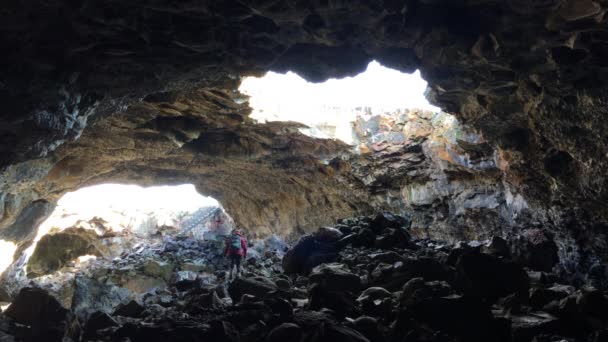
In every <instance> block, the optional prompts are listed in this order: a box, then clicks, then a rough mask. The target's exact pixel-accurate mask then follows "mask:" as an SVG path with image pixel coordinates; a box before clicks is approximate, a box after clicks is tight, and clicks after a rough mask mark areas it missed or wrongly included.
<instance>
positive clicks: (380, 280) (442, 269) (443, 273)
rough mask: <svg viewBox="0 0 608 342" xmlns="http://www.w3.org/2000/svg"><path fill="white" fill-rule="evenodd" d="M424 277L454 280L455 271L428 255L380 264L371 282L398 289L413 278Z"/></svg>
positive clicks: (427, 278) (429, 279)
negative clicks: (393, 263)
mask: <svg viewBox="0 0 608 342" xmlns="http://www.w3.org/2000/svg"><path fill="white" fill-rule="evenodd" d="M417 277H422V278H424V279H425V280H427V281H432V280H452V278H453V277H454V276H453V273H452V271H451V270H450V269H448V268H447V267H446V266H444V265H442V264H441V263H440V262H438V261H437V260H434V259H432V258H428V257H421V258H417V259H406V260H405V262H402V263H399V262H397V263H395V265H386V266H384V265H382V264H380V265H378V267H377V268H376V269H375V270H374V271H373V272H372V274H371V279H370V283H371V284H373V285H374V286H380V287H384V288H386V289H387V290H389V291H396V290H399V289H400V288H401V286H403V284H405V283H406V282H408V281H409V280H410V279H412V278H417Z"/></svg>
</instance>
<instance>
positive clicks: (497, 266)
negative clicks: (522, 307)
mask: <svg viewBox="0 0 608 342" xmlns="http://www.w3.org/2000/svg"><path fill="white" fill-rule="evenodd" d="M456 276H457V284H458V286H459V287H460V288H461V290H462V291H463V292H464V293H465V294H466V295H468V296H472V297H479V298H486V299H490V300H496V299H498V298H499V297H504V296H507V295H510V294H512V293H515V294H517V295H518V296H520V297H526V298H527V296H528V289H529V287H530V281H529V279H528V274H527V273H526V271H525V270H524V269H523V268H522V267H521V266H520V265H518V264H516V263H514V262H511V261H508V260H504V259H501V258H498V257H495V256H493V255H489V254H484V253H480V252H478V251H470V252H465V253H463V254H462V255H461V256H460V257H459V258H458V261H457V262H456Z"/></svg>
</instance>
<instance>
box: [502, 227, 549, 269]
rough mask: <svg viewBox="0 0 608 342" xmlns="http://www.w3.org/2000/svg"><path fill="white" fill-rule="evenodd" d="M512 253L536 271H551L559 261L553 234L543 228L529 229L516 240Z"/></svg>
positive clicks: (516, 258)
mask: <svg viewBox="0 0 608 342" xmlns="http://www.w3.org/2000/svg"><path fill="white" fill-rule="evenodd" d="M512 249H513V251H512V254H513V257H514V258H515V260H517V261H519V262H521V263H523V264H525V265H526V266H528V267H530V268H531V269H533V270H536V271H545V272H548V271H551V269H552V268H553V266H554V265H555V264H557V263H558V262H559V256H558V255H557V245H556V244H555V241H554V240H553V237H552V235H551V234H550V233H549V232H548V231H546V230H541V229H529V230H527V231H525V232H524V233H523V234H522V235H520V236H519V238H518V239H517V240H515V241H514V243H513V246H512Z"/></svg>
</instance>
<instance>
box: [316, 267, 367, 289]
mask: <svg viewBox="0 0 608 342" xmlns="http://www.w3.org/2000/svg"><path fill="white" fill-rule="evenodd" d="M308 281H309V282H310V283H311V284H318V285H320V286H321V287H323V288H324V289H325V290H327V291H347V292H355V291H358V290H360V289H361V278H359V276H358V275H356V274H353V273H351V272H350V271H349V270H348V268H346V266H345V265H343V264H339V263H331V264H322V265H319V266H317V267H315V268H314V269H313V270H312V273H311V274H310V276H309V277H308Z"/></svg>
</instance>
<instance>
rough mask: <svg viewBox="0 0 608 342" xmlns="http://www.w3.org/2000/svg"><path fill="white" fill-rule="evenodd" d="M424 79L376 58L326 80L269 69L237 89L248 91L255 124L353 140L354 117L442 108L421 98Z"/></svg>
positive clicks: (423, 95) (347, 140)
mask: <svg viewBox="0 0 608 342" xmlns="http://www.w3.org/2000/svg"><path fill="white" fill-rule="evenodd" d="M426 88H427V82H426V81H425V80H424V79H423V78H422V77H421V75H420V71H418V70H416V71H415V72H413V73H411V74H408V73H404V72H400V71H398V70H395V69H391V68H388V67H385V66H383V65H382V64H380V63H379V62H377V61H372V62H370V63H369V64H368V66H367V68H366V70H365V71H363V72H362V73H360V74H358V75H355V76H352V77H344V78H339V79H335V78H332V79H328V80H326V81H324V82H318V83H313V82H308V81H306V80H305V79H304V78H302V77H301V76H299V75H298V74H296V73H294V72H292V71H289V72H286V73H276V72H272V71H270V72H268V73H266V75H264V76H263V77H246V78H245V79H244V80H243V81H242V83H241V86H240V88H239V91H241V92H242V93H244V94H246V95H248V96H249V97H250V98H249V105H250V106H251V107H252V114H251V115H250V117H251V118H253V119H255V120H257V121H258V122H273V121H293V122H298V123H301V124H304V125H306V126H307V127H305V128H301V129H300V131H301V132H302V133H304V134H306V135H309V136H311V137H315V138H326V139H338V140H340V141H342V142H345V143H347V144H353V140H354V137H353V127H352V126H353V123H354V122H355V121H356V120H357V119H358V118H361V117H363V118H369V117H371V116H378V115H389V116H394V115H396V113H400V112H402V111H404V110H408V109H418V110H423V111H430V112H440V109H439V108H438V107H436V106H433V105H431V104H430V103H429V102H428V100H427V98H426V97H425V91H426Z"/></svg>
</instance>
